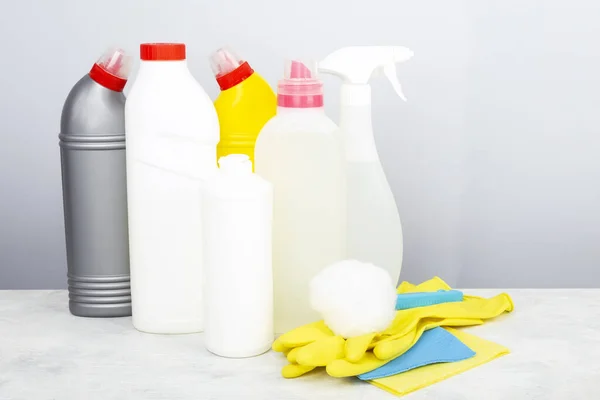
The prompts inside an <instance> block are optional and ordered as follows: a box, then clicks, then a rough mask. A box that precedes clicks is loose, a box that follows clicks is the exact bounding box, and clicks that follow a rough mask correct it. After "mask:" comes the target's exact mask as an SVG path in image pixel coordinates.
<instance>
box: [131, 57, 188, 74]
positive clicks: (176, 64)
mask: <svg viewBox="0 0 600 400" xmlns="http://www.w3.org/2000/svg"><path fill="white" fill-rule="evenodd" d="M167 71H168V72H171V73H185V74H189V73H190V71H189V69H188V65H187V60H177V61H144V60H142V61H140V73H142V72H143V73H152V72H159V73H164V72H167Z"/></svg>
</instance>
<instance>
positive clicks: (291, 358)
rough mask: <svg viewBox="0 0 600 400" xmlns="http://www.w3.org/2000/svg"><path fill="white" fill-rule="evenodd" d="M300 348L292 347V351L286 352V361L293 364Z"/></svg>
mask: <svg viewBox="0 0 600 400" xmlns="http://www.w3.org/2000/svg"><path fill="white" fill-rule="evenodd" d="M301 348H302V347H294V348H293V349H291V350H290V351H288V353H287V354H286V356H285V357H286V358H287V360H288V361H289V362H290V363H292V364H294V363H296V354H298V350H300V349H301Z"/></svg>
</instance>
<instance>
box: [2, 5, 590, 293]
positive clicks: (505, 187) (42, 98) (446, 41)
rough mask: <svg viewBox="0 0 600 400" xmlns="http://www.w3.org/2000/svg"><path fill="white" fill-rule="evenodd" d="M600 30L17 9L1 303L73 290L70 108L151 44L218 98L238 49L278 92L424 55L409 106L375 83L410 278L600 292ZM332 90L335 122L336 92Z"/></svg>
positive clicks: (7, 74)
mask: <svg viewBox="0 0 600 400" xmlns="http://www.w3.org/2000/svg"><path fill="white" fill-rule="evenodd" d="M599 20H600V5H598V3H597V2H596V1H593V0H570V1H567V0H545V1H543V0H527V1H519V0H504V1H498V0H470V1H460V0H454V1H444V0H438V1H425V0H424V1H414V0H413V1H408V0H404V1H402V0H369V1H366V0H358V1H356V0H354V1H351V0H345V1H342V0H335V1H324V0H320V1H317V0H302V1H298V2H291V1H282V0H268V1H257V0H255V1H225V0H219V1H197V0H187V1H183V0H171V1H164V0H162V1H158V0H154V1H149V0H145V1H142V0H129V1H127V0H103V1H101V2H93V1H81V0H62V1H59V0H53V1H48V0H36V1H11V2H8V1H6V2H3V7H2V12H0V49H1V53H2V55H1V56H0V57H1V63H0V65H1V66H0V88H1V89H2V91H1V92H0V132H1V135H2V136H1V137H2V145H0V188H1V195H0V289H3V288H4V289H6V288H64V287H65V285H66V277H65V274H66V265H65V245H64V233H63V220H62V202H61V201H62V200H61V185H60V161H59V148H58V139H57V134H58V129H59V119H60V112H61V107H62V104H63V102H64V100H65V97H66V95H67V93H68V91H69V90H70V88H71V87H72V86H73V85H74V84H75V82H76V81H77V80H78V79H79V78H80V77H81V76H82V75H83V74H85V73H86V72H87V71H88V70H89V68H90V67H91V65H92V64H93V62H94V61H95V60H96V58H97V57H98V56H99V55H100V54H101V53H102V52H103V50H104V48H105V47H106V46H110V45H120V46H122V47H124V48H126V49H127V50H129V51H131V52H133V54H134V55H135V56H136V58H137V56H138V45H139V43H140V42H146V41H182V42H185V43H187V44H188V59H189V63H190V69H191V71H192V73H193V74H194V76H195V77H196V78H197V79H198V80H199V81H200V83H201V84H202V85H203V86H204V87H205V88H206V90H207V91H208V93H209V94H210V95H211V97H213V98H214V97H215V96H216V95H217V93H218V91H217V85H216V83H215V81H214V79H213V77H212V74H211V73H210V70H209V67H208V63H207V56H208V54H209V53H210V52H211V51H212V50H214V49H215V48H217V47H219V46H221V45H223V44H229V45H231V46H233V47H234V48H235V49H236V50H237V51H238V52H239V53H241V54H242V55H243V56H245V57H246V58H247V59H248V60H249V61H250V62H251V64H252V66H253V67H254V68H255V69H256V70H257V71H258V72H260V73H261V74H262V75H263V76H264V77H265V78H266V79H267V80H268V81H269V82H270V83H271V84H272V85H275V84H276V81H277V79H278V78H279V77H280V76H281V74H282V71H283V58H284V57H289V56H312V57H316V58H321V57H323V56H325V55H326V54H328V52H330V51H332V50H334V49H336V48H338V47H341V46H345V45H352V44H398V45H405V46H408V47H410V48H412V49H413V50H414V52H415V57H414V58H413V59H412V60H411V61H410V62H408V63H406V64H404V65H401V66H399V67H398V74H399V76H400V79H401V82H402V83H403V85H404V91H405V94H406V96H407V97H408V100H409V102H408V103H403V102H402V101H401V100H400V99H399V98H397V97H396V96H395V94H394V92H393V90H392V88H391V86H390V85H389V84H387V82H386V81H385V78H376V79H374V80H373V106H374V110H373V119H374V127H375V131H376V140H377V144H378V147H379V151H380V155H381V158H382V162H383V164H384V168H385V169H386V172H387V174H388V178H389V180H390V183H391V185H392V187H393V190H394V193H395V195H396V198H397V202H398V207H399V209H400V213H401V217H402V219H403V226H404V232H405V262H404V267H403V272H402V278H403V279H407V280H411V281H420V280H423V279H426V278H429V277H431V276H433V275H439V276H441V277H443V278H445V279H446V280H447V281H448V282H449V283H451V284H453V285H458V286H460V287H559V286H562V287H599V286H600V268H599V265H600V246H599V244H600V241H599V239H600V211H599V209H598V208H599V207H600V157H599V155H600V132H599V131H600V78H599V76H600V52H599V51H598V48H599V47H598V42H597V38H598V37H600V24H598V21H599ZM133 73H134V74H135V70H134V72H133ZM324 80H325V84H326V104H327V105H326V108H327V111H328V113H329V114H330V116H331V117H332V118H333V119H334V120H337V116H338V97H339V93H338V89H339V85H338V81H337V80H336V78H333V77H331V78H329V77H328V78H324ZM126 92H127V90H126Z"/></svg>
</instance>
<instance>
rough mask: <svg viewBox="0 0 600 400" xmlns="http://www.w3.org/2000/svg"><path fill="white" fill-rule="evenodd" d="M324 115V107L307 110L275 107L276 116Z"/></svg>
mask: <svg viewBox="0 0 600 400" xmlns="http://www.w3.org/2000/svg"><path fill="white" fill-rule="evenodd" d="M313 113H319V114H325V107H323V106H321V107H309V108H296V107H282V106H277V115H281V114H313Z"/></svg>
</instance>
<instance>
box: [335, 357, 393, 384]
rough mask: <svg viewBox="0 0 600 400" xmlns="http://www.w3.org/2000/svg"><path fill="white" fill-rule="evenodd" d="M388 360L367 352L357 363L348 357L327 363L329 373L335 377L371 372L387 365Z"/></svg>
mask: <svg viewBox="0 0 600 400" xmlns="http://www.w3.org/2000/svg"><path fill="white" fill-rule="evenodd" d="M387 362H388V361H384V360H380V359H378V358H377V357H375V355H374V354H373V353H371V352H367V353H365V355H364V356H363V358H361V359H360V361H359V362H357V363H351V362H349V361H348V360H346V359H341V360H335V361H333V362H331V363H330V364H328V365H327V373H328V374H329V375H330V376H333V377H335V378H345V377H348V376H356V375H360V374H365V373H367V372H371V371H373V370H374V369H377V368H379V367H381V366H382V365H385V364H386V363H387Z"/></svg>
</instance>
